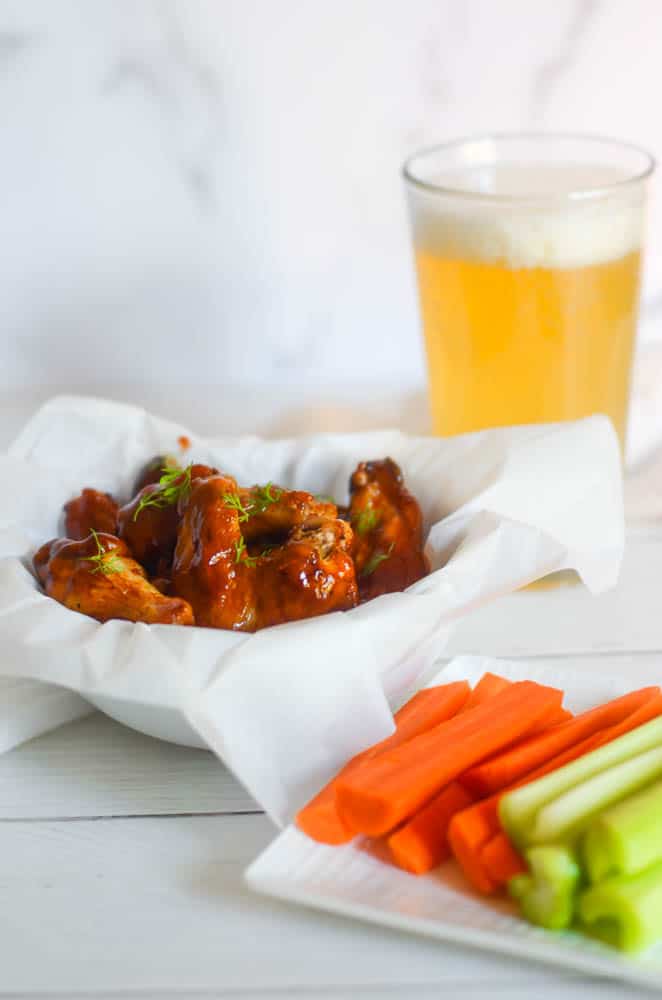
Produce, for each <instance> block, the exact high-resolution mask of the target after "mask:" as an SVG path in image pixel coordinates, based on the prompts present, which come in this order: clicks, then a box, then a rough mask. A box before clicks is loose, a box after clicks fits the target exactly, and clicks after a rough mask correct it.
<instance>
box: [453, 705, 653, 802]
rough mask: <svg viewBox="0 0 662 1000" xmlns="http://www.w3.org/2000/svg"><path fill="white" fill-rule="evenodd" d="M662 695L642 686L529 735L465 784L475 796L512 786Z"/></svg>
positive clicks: (482, 766) (474, 772)
mask: <svg viewBox="0 0 662 1000" xmlns="http://www.w3.org/2000/svg"><path fill="white" fill-rule="evenodd" d="M659 695H660V689H659V687H648V688H642V689H641V690H640V691H632V692H631V693H629V694H626V695H623V696H622V697H621V698H616V699H615V700H614V701H610V702H608V703H607V704H605V705H599V706H598V707H597V708H592V709H590V710H589V711H588V712H583V713H582V714H581V715H577V716H575V718H574V719H570V720H569V721H568V722H565V723H563V724H561V725H559V726H556V727H554V728H552V729H549V730H548V731H546V732H544V733H541V734H540V735H538V736H533V737H529V738H527V739H526V740H525V741H524V742H523V743H519V744H518V745H517V746H515V747H512V748H511V749H509V750H506V751H505V752H504V753H501V754H498V755H497V756H495V757H493V758H492V759H491V760H486V761H484V762H483V763H481V764H478V765H477V766H476V767H473V768H471V770H469V771H467V773H466V774H464V775H462V784H463V785H464V786H465V788H467V789H468V790H469V791H470V792H472V793H473V794H474V795H491V794H492V793H493V792H498V791H499V790H500V789H503V788H506V787H507V786H508V785H512V784H513V783H514V782H515V781H517V780H518V779H519V778H521V777H522V776H523V775H525V774H528V773H529V772H530V771H532V770H533V769H534V768H535V767H538V766H539V765H540V764H543V763H544V762H545V761H547V760H551V759H552V758H553V757H555V756H556V755H557V754H559V753H561V752H562V751H563V750H566V749H567V748H569V747H571V746H573V745H574V744H577V743H580V742H581V741H583V740H585V739H587V738H588V737H590V736H593V734H595V733H597V732H598V731H599V730H601V729H605V728H606V727H608V726H613V725H616V724H618V723H620V722H622V721H623V720H625V719H627V717H628V716H630V715H632V713H633V712H635V711H637V710H638V709H639V708H641V707H642V706H644V705H646V704H647V703H648V702H650V701H651V700H652V699H654V698H656V697H657V696H659Z"/></svg>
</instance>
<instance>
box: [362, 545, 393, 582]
mask: <svg viewBox="0 0 662 1000" xmlns="http://www.w3.org/2000/svg"><path fill="white" fill-rule="evenodd" d="M393 546H394V543H393V542H391V544H390V545H389V547H388V549H387V550H386V552H373V554H372V555H371V556H370V558H369V559H368V561H367V563H366V564H365V566H364V567H363V569H362V570H361V573H360V575H361V576H371V575H372V574H373V573H374V572H375V570H376V569H377V567H378V566H381V564H382V563H383V562H384V561H385V560H386V559H390V558H391V555H392V554H393Z"/></svg>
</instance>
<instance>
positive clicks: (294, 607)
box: [255, 519, 359, 628]
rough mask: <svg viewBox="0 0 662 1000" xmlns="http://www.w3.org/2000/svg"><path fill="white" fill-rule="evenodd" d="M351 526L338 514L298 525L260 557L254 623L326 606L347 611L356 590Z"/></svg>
mask: <svg viewBox="0 0 662 1000" xmlns="http://www.w3.org/2000/svg"><path fill="white" fill-rule="evenodd" d="M352 541H353V538H352V529H351V527H350V526H349V524H348V523H347V522H346V521H341V520H339V519H334V520H326V521H322V522H321V523H320V524H319V525H318V526H317V527H313V528H310V527H304V526H300V527H298V528H296V529H295V530H294V531H293V532H292V534H291V535H290V537H289V538H288V540H287V541H286V542H285V543H284V544H283V545H279V546H277V547H276V548H274V549H272V550H271V551H270V552H267V553H266V554H265V555H264V556H263V557H261V558H259V559H258V562H257V565H256V567H255V571H256V574H257V576H258V580H259V583H258V590H257V622H258V626H257V627H258V628H265V627H266V626H268V625H280V624H281V623H282V622H289V621H295V620H297V619H299V618H313V617H317V615H323V614H326V613H327V612H329V611H348V610H349V609H350V608H353V607H355V606H356V605H357V604H358V599H359V592H358V587H357V584H356V573H355V570H354V563H353V561H352V557H351V548H352Z"/></svg>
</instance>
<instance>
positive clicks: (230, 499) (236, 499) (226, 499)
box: [223, 493, 251, 523]
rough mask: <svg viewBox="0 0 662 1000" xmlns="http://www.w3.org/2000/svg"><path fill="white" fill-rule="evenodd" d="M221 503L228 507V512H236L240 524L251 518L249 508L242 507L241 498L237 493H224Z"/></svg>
mask: <svg viewBox="0 0 662 1000" xmlns="http://www.w3.org/2000/svg"><path fill="white" fill-rule="evenodd" d="M223 503H224V504H225V506H226V507H229V508H230V510H236V511H237V514H238V515H239V522H240V523H243V522H244V521H247V520H248V518H249V517H250V516H251V511H250V508H249V507H245V506H244V504H243V503H242V500H241V497H240V496H239V494H238V493H224V494H223Z"/></svg>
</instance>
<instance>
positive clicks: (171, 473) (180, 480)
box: [133, 465, 192, 521]
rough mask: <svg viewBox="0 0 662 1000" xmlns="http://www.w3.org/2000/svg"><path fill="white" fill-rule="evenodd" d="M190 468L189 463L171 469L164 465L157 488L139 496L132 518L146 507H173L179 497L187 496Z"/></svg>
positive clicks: (189, 488) (136, 516)
mask: <svg viewBox="0 0 662 1000" xmlns="http://www.w3.org/2000/svg"><path fill="white" fill-rule="evenodd" d="M191 469H192V466H191V465H187V466H186V468H185V469H172V468H168V466H166V467H165V468H164V469H163V474H162V476H161V478H160V479H159V483H158V486H157V488H156V489H155V490H152V492H151V493H146V494H145V495H144V496H143V497H141V498H140V502H139V504H138V506H137V507H136V509H135V511H134V514H133V520H134V521H136V520H137V518H138V515H139V514H140V513H141V511H143V510H145V508H146V507H156V508H158V509H163V508H165V507H173V506H174V505H175V504H176V503H178V501H179V500H180V498H181V497H187V496H188V495H189V494H190V492H191Z"/></svg>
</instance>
